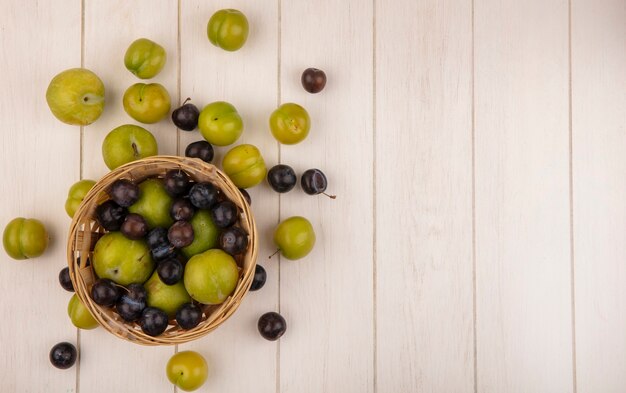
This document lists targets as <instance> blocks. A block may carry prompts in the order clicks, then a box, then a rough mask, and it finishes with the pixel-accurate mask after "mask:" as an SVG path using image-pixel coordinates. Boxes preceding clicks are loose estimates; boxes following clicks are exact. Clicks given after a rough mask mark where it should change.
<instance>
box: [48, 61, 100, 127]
mask: <svg viewBox="0 0 626 393" xmlns="http://www.w3.org/2000/svg"><path fill="white" fill-rule="evenodd" d="M46 102H47V103H48V106H49V107H50V110H51V111H52V114H53V115H54V116H55V117H56V118H57V119H59V120H61V121H62V122H64V123H67V124H72V125H78V126H86V125H88V124H91V123H93V122H94V121H96V120H98V118H99V117H100V115H101V114H102V111H104V84H103V83H102V81H101V80H100V78H98V76H97V75H96V74H94V73H93V72H91V71H89V70H88V69H85V68H72V69H69V70H65V71H63V72H61V73H60V74H58V75H56V76H55V77H54V78H52V81H50V85H48V90H46Z"/></svg>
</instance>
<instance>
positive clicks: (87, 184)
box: [65, 179, 96, 217]
mask: <svg viewBox="0 0 626 393" xmlns="http://www.w3.org/2000/svg"><path fill="white" fill-rule="evenodd" d="M95 184H96V182H95V181H93V180H87V179H83V180H80V181H78V182H76V183H74V184H73V185H72V187H70V190H69V192H68V194H67V199H66V200H65V212H66V213H67V215H68V216H70V217H74V213H76V210H78V206H80V204H81V202H82V201H83V199H84V198H85V195H87V193H88V192H89V190H91V188H92V187H93V186H94V185H95Z"/></svg>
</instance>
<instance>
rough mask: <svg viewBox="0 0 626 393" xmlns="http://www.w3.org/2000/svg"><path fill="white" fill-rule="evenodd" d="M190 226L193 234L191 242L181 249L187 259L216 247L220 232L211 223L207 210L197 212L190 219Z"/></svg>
mask: <svg viewBox="0 0 626 393" xmlns="http://www.w3.org/2000/svg"><path fill="white" fill-rule="evenodd" d="M191 226H192V227H193V233H194V239H193V242H191V244H190V245H188V246H187V247H184V248H183V249H182V252H183V254H184V255H185V256H186V257H187V258H191V257H192V256H194V255H196V254H200V253H201V252H204V251H206V250H208V249H211V248H214V247H216V246H217V240H218V238H219V235H220V230H219V228H218V227H217V226H216V225H215V224H214V223H213V220H212V219H211V213H210V212H209V211H208V210H204V209H202V210H198V211H197V212H196V214H194V216H193V217H192V218H191Z"/></svg>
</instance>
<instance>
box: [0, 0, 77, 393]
mask: <svg viewBox="0 0 626 393" xmlns="http://www.w3.org/2000/svg"><path fill="white" fill-rule="evenodd" d="M74 3H75V2H74V1H60V2H58V3H55V4H52V3H46V2H39V3H35V2H30V3H24V2H22V1H3V2H0V15H10V16H11V17H10V18H6V17H2V18H0V31H1V33H0V52H1V53H2V57H1V59H0V70H1V72H0V85H1V86H2V90H3V93H4V94H2V96H1V97H0V129H1V130H2V131H0V160H1V165H0V174H1V177H2V179H3V186H2V209H0V226H1V227H2V228H4V226H5V225H6V224H7V223H8V222H9V221H10V220H12V219H13V218H15V217H26V218H37V219H39V220H41V221H42V222H43V223H44V225H45V226H46V228H47V230H48V233H49V235H50V246H49V248H48V250H47V251H46V253H45V254H44V255H43V256H41V257H39V258H36V259H31V260H23V261H16V260H13V259H11V258H9V257H8V256H7V255H6V254H5V253H4V251H2V253H1V255H0V288H2V293H3V299H2V305H1V306H0V310H1V312H2V315H3V316H4V321H3V322H2V324H0V348H2V350H1V352H2V353H1V354H0V391H2V392H33V393H35V392H41V391H48V392H72V391H74V389H75V386H76V372H75V369H74V370H68V371H63V370H57V369H56V368H54V367H52V366H51V365H50V362H49V360H48V353H49V352H50V349H51V348H52V346H53V345H55V344H57V343H59V342H62V341H68V342H71V343H73V344H76V329H75V328H74V326H73V325H72V323H71V322H70V320H69V318H68V317H67V303H68V301H69V299H70V297H71V294H70V293H69V292H66V291H65V290H63V289H62V288H61V287H60V286H59V282H58V278H57V277H58V274H59V271H60V270H61V269H62V268H63V267H64V266H67V264H66V262H65V260H66V258H65V241H66V231H67V226H68V224H69V217H68V216H67V214H66V213H65V210H64V204H65V198H66V197H67V189H68V188H69V186H70V185H71V184H72V183H74V181H76V180H77V178H78V168H79V138H80V129H79V127H75V126H70V125H67V124H63V123H61V122H59V121H58V120H57V119H56V118H55V117H54V116H53V115H52V113H51V112H50V110H49V109H48V106H47V104H46V99H45V96H46V89H47V87H48V83H49V82H50V80H51V79H52V78H53V77H54V76H55V75H56V74H57V73H59V72H61V71H63V70H65V69H67V68H73V67H78V66H80V9H78V8H77V7H74V6H73V5H74ZM32 26H45V28H46V39H45V40H42V36H41V31H39V29H33V28H31V27H32ZM42 59H45V60H46V67H42V66H41V63H40V62H41V60H42ZM51 162H54V163H55V165H49V164H48V163H51Z"/></svg>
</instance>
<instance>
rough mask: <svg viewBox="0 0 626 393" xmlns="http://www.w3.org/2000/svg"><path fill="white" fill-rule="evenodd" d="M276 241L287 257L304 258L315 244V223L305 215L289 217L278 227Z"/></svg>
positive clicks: (275, 233)
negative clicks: (312, 223)
mask: <svg viewBox="0 0 626 393" xmlns="http://www.w3.org/2000/svg"><path fill="white" fill-rule="evenodd" d="M274 243H276V246H277V247H278V249H279V250H280V253H281V254H282V256H284V257H285V258H287V259H291V260H296V259H300V258H304V257H305V256H307V255H308V254H309V253H310V252H311V250H312V249H313V246H315V231H314V230H313V225H311V222H309V220H307V219H306V218H304V217H300V216H294V217H289V218H287V219H286V220H284V221H282V222H281V223H280V224H278V226H277V227H276V230H275V231H274Z"/></svg>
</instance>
